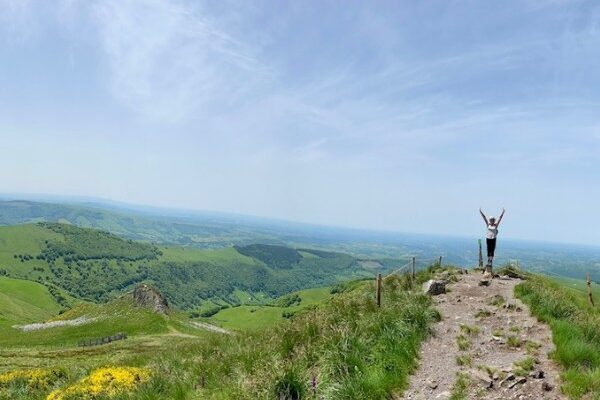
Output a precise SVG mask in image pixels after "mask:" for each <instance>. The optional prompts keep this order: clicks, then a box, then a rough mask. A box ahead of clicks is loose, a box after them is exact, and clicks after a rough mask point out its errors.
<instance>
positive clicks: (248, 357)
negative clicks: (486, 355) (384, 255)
mask: <svg viewBox="0 0 600 400" xmlns="http://www.w3.org/2000/svg"><path fill="white" fill-rule="evenodd" d="M421 274H423V275H425V274H429V272H422V273H421ZM418 278H419V280H422V279H424V278H425V276H419V277H418ZM350 287H351V288H350ZM411 287H413V285H411V280H410V279H407V278H406V277H389V278H387V279H385V280H384V284H383V293H382V306H381V307H377V305H376V303H375V295H374V294H375V287H374V284H373V282H365V281H363V282H361V283H360V284H357V285H351V286H349V289H348V290H346V291H344V292H343V293H340V294H336V295H334V296H333V298H332V299H330V300H329V301H327V302H326V303H324V304H321V305H319V306H311V307H308V308H306V309H305V310H302V311H299V312H297V313H296V314H295V315H294V316H293V317H292V318H291V319H290V320H287V321H285V322H283V323H282V324H279V325H277V326H275V327H272V328H269V329H266V330H264V331H258V332H249V333H245V334H238V335H233V336H228V335H206V337H205V338H202V339H195V340H183V338H178V339H177V340H175V338H173V339H169V338H167V337H164V338H162V339H160V340H163V341H166V340H169V345H168V346H167V347H162V346H161V347H157V348H156V351H154V352H152V351H144V352H140V353H139V354H137V355H131V356H128V357H125V358H123V357H121V358H119V359H118V362H117V365H127V366H137V367H147V368H149V369H150V370H151V371H152V377H151V379H150V381H149V382H147V383H145V384H143V385H142V386H140V388H139V389H138V390H137V391H135V392H133V393H123V394H121V395H119V396H118V397H117V398H118V399H148V400H149V399H167V398H168V399H195V398H203V399H278V400H294V399H313V398H318V399H336V400H337V399H340V400H344V399H373V400H377V399H388V398H391V396H392V395H395V394H398V393H401V392H402V390H403V389H404V388H406V386H407V383H408V376H409V374H410V373H411V372H412V371H413V370H414V369H415V368H416V366H417V359H418V354H419V348H420V345H421V342H422V341H423V340H424V339H425V338H426V337H427V335H428V333H429V327H430V324H431V323H432V322H433V321H435V320H437V319H438V318H439V315H438V314H437V312H436V311H435V310H434V309H433V307H432V304H431V300H430V298H429V297H428V296H424V295H422V294H421V293H420V290H413V289H411ZM414 287H416V285H414ZM165 348H166V349H168V351H165ZM73 361H76V360H73ZM64 367H65V368H66V369H67V370H69V371H71V372H70V373H69V375H68V378H67V379H66V380H65V381H64V382H63V381H60V382H58V383H57V385H60V386H62V385H67V384H72V383H73V382H75V381H77V380H79V379H81V378H82V377H84V376H86V374H89V372H90V370H91V369H92V368H96V367H97V366H96V365H94V366H92V365H90V366H89V367H86V368H83V369H82V368H79V367H78V364H76V363H74V364H66V363H65V365H64ZM5 389H6V390H11V391H13V392H14V390H15V388H14V387H9V388H5ZM1 392H2V388H0V398H1V397H2V396H1ZM16 398H23V399H25V398H26V399H42V398H44V393H42V392H40V391H37V392H31V391H30V392H28V393H23V395H22V396H20V397H16Z"/></svg>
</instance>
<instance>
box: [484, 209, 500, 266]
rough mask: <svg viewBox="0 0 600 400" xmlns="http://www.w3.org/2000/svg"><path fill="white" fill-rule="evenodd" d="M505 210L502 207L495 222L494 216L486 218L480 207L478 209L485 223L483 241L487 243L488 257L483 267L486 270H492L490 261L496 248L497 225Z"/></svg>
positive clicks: (492, 259)
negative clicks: (485, 229)
mask: <svg viewBox="0 0 600 400" xmlns="http://www.w3.org/2000/svg"><path fill="white" fill-rule="evenodd" d="M505 211H506V210H504V208H503V209H502V214H500V217H499V218H498V221H497V222H496V218H495V217H490V218H489V220H488V218H487V217H486V216H485V214H484V213H483V211H481V208H480V209H479V213H480V214H481V216H482V217H483V220H484V221H485V225H486V227H487V233H486V235H485V243H486V245H487V257H488V261H487V265H486V268H485V270H486V272H490V273H491V272H492V262H493V261H494V251H495V250H496V237H497V236H498V226H499V225H500V222H502V217H504V212H505Z"/></svg>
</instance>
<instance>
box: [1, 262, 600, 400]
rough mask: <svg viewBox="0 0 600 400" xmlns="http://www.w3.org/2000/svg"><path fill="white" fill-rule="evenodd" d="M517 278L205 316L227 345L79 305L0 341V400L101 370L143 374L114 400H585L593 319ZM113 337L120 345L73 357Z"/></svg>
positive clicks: (115, 304) (387, 289)
mask: <svg viewBox="0 0 600 400" xmlns="http://www.w3.org/2000/svg"><path fill="white" fill-rule="evenodd" d="M433 277H435V278H437V279H444V280H446V282H447V285H448V289H449V290H448V291H447V293H446V294H442V295H439V296H433V297H430V296H425V295H423V294H422V289H421V284H422V283H423V282H425V281H426V280H428V279H430V278H433ZM526 278H527V280H525V281H522V280H519V279H510V278H503V279H494V280H493V281H492V282H491V284H490V286H481V285H480V284H479V281H480V275H479V274H478V273H477V272H470V273H468V274H466V275H465V274H464V272H463V271H462V270H457V269H454V268H449V269H446V270H440V269H439V268H438V267H437V266H435V265H434V266H432V267H431V268H429V269H427V270H423V271H420V272H419V273H418V274H417V277H416V281H413V280H412V279H410V277H409V276H406V275H401V276H390V277H387V278H386V279H385V280H384V281H383V290H382V305H381V307H377V306H376V304H375V297H374V289H375V285H374V283H373V281H354V282H348V283H345V284H342V285H339V286H337V287H335V288H332V289H331V290H328V291H326V290H322V289H319V290H306V291H301V292H298V293H296V294H290V295H286V296H284V297H281V298H279V299H276V300H274V301H272V302H271V303H270V304H268V305H264V306H254V310H255V311H254V312H248V313H247V314H245V313H246V311H247V310H245V309H248V307H237V308H236V309H237V310H239V311H240V313H239V314H238V315H231V314H230V315H227V314H225V315H219V314H220V313H218V314H216V315H215V316H214V317H213V319H212V320H213V321H215V322H219V323H222V324H225V323H227V322H226V321H225V319H227V318H231V319H232V320H231V321H232V323H233V319H238V318H239V321H240V322H239V324H238V326H236V327H234V328H235V329H236V331H237V334H235V335H228V334H225V333H223V332H219V331H213V330H207V329H206V328H205V325H203V324H204V323H205V322H204V321H206V319H202V318H201V319H192V320H190V319H188V318H187V317H186V316H184V315H183V314H180V313H177V312H174V313H169V314H166V315H165V314H157V313H155V312H154V311H152V310H151V309H144V308H140V307H139V306H136V305H135V304H134V303H133V301H132V298H131V296H130V295H125V296H123V297H120V298H118V299H115V300H113V301H111V302H109V303H107V304H103V305H96V304H81V305H78V306H75V307H74V308H73V309H72V310H70V311H68V312H66V313H64V314H62V315H61V316H60V317H58V319H59V320H74V319H77V318H81V317H86V318H87V319H88V322H86V323H85V324H82V325H79V326H70V327H59V328H49V329H45V330H40V331H34V332H19V331H16V330H14V329H13V331H12V332H9V331H5V330H0V360H2V361H0V397H1V396H3V395H4V396H8V398H14V399H34V400H36V399H46V397H47V396H48V394H49V393H50V392H51V391H54V390H57V391H59V392H60V391H64V390H67V388H73V389H72V390H75V389H74V388H76V387H78V386H77V385H82V384H83V383H82V382H85V379H88V378H86V377H89V376H91V375H90V374H94V373H99V372H98V371H104V372H103V373H111V372H110V371H114V373H115V374H117V373H119V374H128V373H137V372H136V371H138V372H140V373H142V372H141V371H143V373H144V374H147V376H148V378H145V379H140V380H139V381H138V383H137V384H135V385H131V386H122V387H121V386H118V383H115V384H117V386H116V388H119V389H118V390H121V391H122V392H119V393H121V394H122V395H123V396H125V398H130V399H144V398H206V399H256V398H265V399H271V398H272V399H290V400H291V399H303V398H311V397H315V396H317V397H318V398H323V399H329V400H333V399H336V400H337V399H348V400H350V399H365V398H368V399H381V400H383V399H397V400H400V399H429V398H432V399H433V398H439V399H452V400H467V399H490V400H492V399H497V398H500V397H501V398H506V399H523V398H525V399H527V398H530V399H546V398H547V399H563V398H565V399H566V398H570V399H581V400H583V399H593V398H596V397H597V396H598V395H600V391H598V388H599V387H600V386H599V385H598V382H600V381H599V380H598V378H597V372H595V371H597V367H598V366H597V364H598V359H599V358H598V357H597V353H598V352H599V350H598V349H599V348H600V346H599V345H598V343H597V334H596V333H597V330H596V329H595V326H596V323H597V321H598V317H599V315H600V312H599V311H598V308H597V307H591V306H590V305H588V304H587V303H586V297H585V294H584V293H581V292H579V291H577V290H572V289H570V288H569V286H563V285H559V284H557V283H555V282H552V281H550V280H548V279H546V278H543V277H540V276H536V275H527V276H526ZM4 280H5V281H6V280H7V279H6V278H4ZM11 284H12V282H11ZM29 284H31V285H35V284H34V283H29ZM571 284H572V283H571V282H569V283H568V285H571ZM42 290H43V289H42ZM517 297H518V298H517ZM519 299H521V300H519ZM0 304H2V303H0ZM528 306H530V307H531V310H529V308H528ZM266 309H272V310H275V311H277V312H279V311H281V310H287V311H290V314H291V315H290V316H289V317H288V318H284V317H280V318H276V319H270V318H271V317H270V316H265V315H261V314H259V312H260V310H266ZM242 310H244V311H242ZM224 311H228V310H224ZM529 311H531V314H530V312H529ZM273 315H275V314H273ZM273 315H271V316H273ZM533 316H537V317H538V318H541V320H542V321H544V322H546V323H548V325H544V324H543V323H541V322H539V321H537V320H536V319H535V318H533ZM252 318H254V321H252ZM196 321H198V322H202V323H199V324H197V325H195V323H196ZM253 323H256V324H258V325H260V324H263V325H262V329H258V330H255V329H252V328H253V326H252V324H253ZM232 327H233V326H232ZM249 328H250V329H249ZM117 331H124V332H127V333H128V335H129V337H128V338H127V339H126V340H121V341H116V342H113V343H110V344H105V345H102V346H98V347H91V348H76V347H74V346H75V345H76V344H77V342H78V341H79V340H81V339H90V338H95V337H98V336H100V335H104V334H107V335H112V334H114V333H116V332H117ZM550 331H552V332H550ZM423 341H427V342H426V343H423ZM32 366H35V367H36V369H34V370H32V369H31V367H32ZM102 368H108V369H102ZM28 374H29V375H28ZM19 376H21V377H25V378H23V379H24V380H19V379H21V378H17V377H19ZM38 376H45V377H47V378H44V379H46V380H44V381H39V380H38V379H41V378H37V377H38ZM114 382H118V381H116V380H115V381H114ZM103 385H104V384H99V387H100V388H104V389H100V390H105V389H106V387H104V386H103ZM68 390H71V389H68ZM82 390H83V389H82ZM115 390H117V389H115Z"/></svg>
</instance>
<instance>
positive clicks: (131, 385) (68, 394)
mask: <svg viewBox="0 0 600 400" xmlns="http://www.w3.org/2000/svg"><path fill="white" fill-rule="evenodd" d="M149 379H150V370H148V369H147V368H136V367H107V368H100V369H97V370H95V371H93V372H92V373H91V374H90V375H89V376H87V377H85V378H83V379H81V380H80V381H79V382H77V383H75V384H73V385H71V386H67V387H66V388H61V389H56V390H54V391H53V392H51V393H50V394H49V395H48V397H46V400H69V399H82V400H83V399H94V398H96V397H98V396H107V397H111V396H115V395H118V394H122V393H125V392H132V391H133V390H135V389H136V388H137V387H138V386H139V385H141V384H143V383H145V382H147V381H148V380H149Z"/></svg>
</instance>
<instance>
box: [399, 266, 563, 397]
mask: <svg viewBox="0 0 600 400" xmlns="http://www.w3.org/2000/svg"><path fill="white" fill-rule="evenodd" d="M457 277H458V279H459V280H458V282H456V283H452V284H449V285H448V289H449V292H448V293H446V294H442V295H438V296H435V297H434V301H435V302H436V303H437V308H438V310H439V311H440V313H441V314H442V320H441V321H440V322H439V323H437V324H436V325H435V327H434V332H435V333H434V335H433V336H432V337H431V338H430V339H429V340H428V341H427V342H425V343H424V344H423V347H422V350H421V360H420V368H419V369H418V371H417V372H416V373H415V375H413V376H412V377H411V382H410V387H409V389H408V390H407V391H406V392H405V393H404V395H403V396H401V397H398V398H399V399H415V400H416V399H418V400H434V399H450V398H451V397H452V398H453V399H502V400H508V399H536V400H537V399H564V398H565V397H564V396H563V395H562V394H561V393H560V388H559V371H558V368H557V366H556V365H555V364H554V363H553V362H552V361H551V360H550V359H549V358H548V355H547V354H548V352H549V351H551V350H552V348H553V344H552V339H551V338H552V336H551V335H552V334H551V331H550V329H549V328H548V327H547V326H546V325H544V324H541V323H539V322H537V320H536V319H535V318H534V317H532V316H531V315H530V314H529V310H528V308H527V306H525V305H524V304H523V303H522V302H521V301H520V300H518V299H515V297H514V295H513V289H514V287H515V285H517V284H518V283H519V282H520V280H518V279H508V278H506V279H494V280H492V281H491V283H490V285H489V286H480V279H481V275H480V274H479V273H477V272H474V273H469V274H466V275H457Z"/></svg>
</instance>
